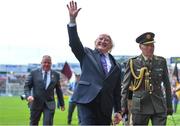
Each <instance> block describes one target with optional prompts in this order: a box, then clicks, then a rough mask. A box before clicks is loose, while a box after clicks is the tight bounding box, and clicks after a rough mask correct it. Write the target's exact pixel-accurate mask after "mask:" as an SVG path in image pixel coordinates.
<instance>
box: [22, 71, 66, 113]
mask: <svg viewBox="0 0 180 126" xmlns="http://www.w3.org/2000/svg"><path fill="white" fill-rule="evenodd" d="M50 76H51V82H50V84H49V86H48V87H47V89H45V88H44V85H43V74H42V70H41V69H36V70H34V71H32V72H31V73H30V75H29V76H28V78H27V80H26V82H25V86H24V93H25V95H26V97H28V96H30V95H32V96H33V97H34V101H33V102H32V104H31V105H30V109H32V110H40V109H42V108H43V107H44V104H46V105H47V107H48V108H49V109H50V110H54V109H55V105H56V104H55V99H54V89H56V94H57V98H58V100H59V102H60V105H61V106H64V99H63V94H62V91H61V87H60V81H59V80H60V75H59V74H58V73H57V72H55V71H53V70H51V75H50ZM31 89H32V93H31Z"/></svg>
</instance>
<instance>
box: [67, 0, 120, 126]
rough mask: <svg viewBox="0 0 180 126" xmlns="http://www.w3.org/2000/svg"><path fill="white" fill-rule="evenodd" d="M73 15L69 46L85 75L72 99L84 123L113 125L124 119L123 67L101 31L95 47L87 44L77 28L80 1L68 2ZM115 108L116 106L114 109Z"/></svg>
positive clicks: (71, 15) (82, 76)
mask: <svg viewBox="0 0 180 126" xmlns="http://www.w3.org/2000/svg"><path fill="white" fill-rule="evenodd" d="M67 7H68V10H69V15H70V23H69V24H68V33H69V42H70V43H69V45H70V47H71V49H72V52H73V53H74V55H75V56H76V58H77V59H78V60H79V62H80V66H81V71H82V73H81V77H80V81H79V83H78V85H77V88H76V90H75V91H74V94H73V97H72V100H73V101H75V102H76V103H77V106H78V108H79V112H80V113H79V114H80V118H81V125H110V124H111V122H112V119H111V117H112V111H113V110H114V119H113V123H114V124H118V123H119V121H120V120H121V118H122V117H121V114H120V111H121V107H120V106H121V102H120V100H121V95H120V92H121V68H120V66H119V65H118V64H117V63H116V61H115V59H114V58H113V56H112V55H111V54H110V53H109V52H110V51H111V49H112V47H113V43H112V39H111V37H110V36H109V35H107V34H101V35H99V37H98V38H97V39H96V41H95V49H94V50H92V49H90V48H86V47H83V45H82V43H81V41H80V39H79V36H78V34H77V29H76V22H75V20H76V16H77V15H78V12H79V11H80V8H79V9H78V8H77V3H76V2H74V1H71V2H70V3H69V5H67ZM113 108H114V109H113Z"/></svg>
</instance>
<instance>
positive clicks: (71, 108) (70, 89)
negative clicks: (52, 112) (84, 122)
mask: <svg viewBox="0 0 180 126" xmlns="http://www.w3.org/2000/svg"><path fill="white" fill-rule="evenodd" d="M79 79H80V74H78V73H75V81H74V82H70V83H69V85H68V93H69V94H70V97H69V107H68V118H67V119H68V122H67V123H68V125H71V122H72V116H73V112H74V110H75V108H76V103H75V102H74V101H72V95H73V93H74V90H75V89H76V87H77V85H78V82H79ZM77 111H78V109H77ZM77 114H78V121H79V122H78V123H79V124H80V117H79V112H77Z"/></svg>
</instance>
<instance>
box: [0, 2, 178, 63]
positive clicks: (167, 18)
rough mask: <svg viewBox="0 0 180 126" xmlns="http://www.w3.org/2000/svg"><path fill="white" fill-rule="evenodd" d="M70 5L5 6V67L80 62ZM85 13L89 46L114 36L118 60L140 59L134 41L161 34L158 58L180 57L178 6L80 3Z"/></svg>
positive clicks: (82, 23) (1, 48) (0, 51)
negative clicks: (47, 60)
mask: <svg viewBox="0 0 180 126" xmlns="http://www.w3.org/2000/svg"><path fill="white" fill-rule="evenodd" d="M68 2H69V0H1V1H0V59H1V60H0V64H28V63H40V60H41V57H42V56H43V55H44V54H49V55H51V56H52V58H53V62H54V63H57V62H65V61H68V62H77V60H76V59H75V57H74V55H73V54H72V52H71V50H70V48H69V46H68V36H67V29H66V27H67V23H68V22H69V17H68V11H67V8H66V4H67V3H68ZM77 2H78V6H79V7H81V8H82V10H81V11H80V12H79V15H78V18H77V23H78V32H79V36H80V39H81V40H82V42H83V44H84V46H88V47H90V48H92V49H93V48H94V40H95V39H96V37H97V36H98V35H99V34H100V33H108V34H110V35H111V36H112V39H113V41H114V44H115V47H114V49H113V51H112V54H113V55H138V54H140V51H139V47H138V44H136V43H135V39H136V37H137V36H138V35H140V34H141V33H143V32H147V31H151V32H154V33H155V34H156V37H155V40H156V44H155V54H156V55H161V56H164V57H166V58H168V57H171V56H180V54H179V42H180V37H179V33H180V18H179V17H178V16H179V12H180V8H179V2H178V0H77Z"/></svg>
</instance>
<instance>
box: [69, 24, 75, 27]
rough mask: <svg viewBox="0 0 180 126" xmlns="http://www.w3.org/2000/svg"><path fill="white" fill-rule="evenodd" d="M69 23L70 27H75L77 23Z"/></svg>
mask: <svg viewBox="0 0 180 126" xmlns="http://www.w3.org/2000/svg"><path fill="white" fill-rule="evenodd" d="M68 25H69V27H74V26H76V23H69V24H68Z"/></svg>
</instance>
